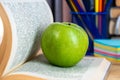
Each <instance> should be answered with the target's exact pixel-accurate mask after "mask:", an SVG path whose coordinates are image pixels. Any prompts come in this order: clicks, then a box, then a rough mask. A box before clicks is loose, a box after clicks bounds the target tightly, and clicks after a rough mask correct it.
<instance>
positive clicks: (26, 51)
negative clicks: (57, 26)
mask: <svg viewBox="0 0 120 80" xmlns="http://www.w3.org/2000/svg"><path fill="white" fill-rule="evenodd" d="M0 12H1V13H0V16H1V17H2V20H3V22H4V34H5V35H4V41H3V42H4V45H2V46H4V49H3V50H4V51H2V52H4V55H2V56H4V57H3V60H2V62H1V66H2V67H1V68H0V71H3V72H4V74H6V73H7V72H9V71H10V70H12V69H13V68H15V67H17V66H18V65H20V64H22V63H23V62H25V61H26V60H27V59H28V58H29V57H30V56H31V55H33V54H35V53H36V52H37V51H38V49H39V48H40V36H41V33H42V32H43V31H44V29H45V28H46V27H47V26H48V25H49V24H50V23H52V22H53V17H52V13H51V10H50V8H49V6H48V4H47V2H46V0H2V1H0ZM5 18H6V19H5ZM3 42H2V43H3ZM8 49H9V50H8ZM1 50H2V49H1ZM2 54H3V53H2ZM4 66H6V67H5V68H4Z"/></svg>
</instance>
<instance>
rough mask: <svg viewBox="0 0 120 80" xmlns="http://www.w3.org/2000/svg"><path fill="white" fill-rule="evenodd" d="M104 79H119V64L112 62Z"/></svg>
mask: <svg viewBox="0 0 120 80" xmlns="http://www.w3.org/2000/svg"><path fill="white" fill-rule="evenodd" d="M106 80H120V64H112V66H111V67H110V70H109V73H108V75H107V78H106Z"/></svg>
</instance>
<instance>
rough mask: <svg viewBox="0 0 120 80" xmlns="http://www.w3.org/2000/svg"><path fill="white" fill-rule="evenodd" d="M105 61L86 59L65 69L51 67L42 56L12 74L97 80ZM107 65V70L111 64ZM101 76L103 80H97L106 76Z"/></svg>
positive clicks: (58, 79) (55, 78)
mask: <svg viewBox="0 0 120 80" xmlns="http://www.w3.org/2000/svg"><path fill="white" fill-rule="evenodd" d="M103 60H104V59H101V58H86V57H85V58H84V59H83V60H82V61H80V62H79V63H78V64H77V65H75V66H73V67H68V68H63V67H57V66H53V65H51V64H50V63H48V61H47V60H46V58H45V57H44V56H42V55H41V56H39V57H38V58H36V59H34V60H32V61H30V62H27V63H25V64H24V65H22V66H21V67H20V68H18V69H17V70H16V71H14V72H13V73H12V74H25V75H31V76H36V77H41V78H45V79H47V80H95V78H96V77H97V76H99V75H97V74H96V71H97V70H98V68H99V66H100V64H102V63H103ZM105 64H106V63H105ZM105 64H102V65H105ZM106 65H107V66H105V68H106V70H107V69H108V66H109V65H110V63H107V64H106ZM101 70H102V69H101ZM106 70H104V71H105V72H106ZM105 72H104V73H105ZM98 73H99V72H98ZM101 75H102V76H101ZM101 75H100V76H101V78H102V79H100V78H99V77H97V78H99V79H97V80H103V78H104V75H105V74H101Z"/></svg>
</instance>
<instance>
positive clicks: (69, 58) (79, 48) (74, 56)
mask: <svg viewBox="0 0 120 80" xmlns="http://www.w3.org/2000/svg"><path fill="white" fill-rule="evenodd" d="M88 45H89V40H88V35H87V33H86V32H85V31H84V30H83V29H82V27H80V26H78V25H76V24H74V23H68V22H63V23H61V22H54V23H52V24H50V25H49V26H48V27H47V29H46V30H45V31H44V32H43V33H42V37H41V48H42V51H43V53H44V55H45V57H46V58H47V60H48V61H49V62H50V63H51V64H53V65H56V66H61V67H70V66H74V65H75V64H77V63H78V62H79V61H80V60H81V59H82V58H83V57H84V56H85V54H86V51H87V49H88Z"/></svg>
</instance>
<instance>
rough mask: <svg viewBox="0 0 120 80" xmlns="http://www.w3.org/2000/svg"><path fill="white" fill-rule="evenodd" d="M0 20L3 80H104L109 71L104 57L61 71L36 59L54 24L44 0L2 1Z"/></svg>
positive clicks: (87, 60)
mask: <svg viewBox="0 0 120 80" xmlns="http://www.w3.org/2000/svg"><path fill="white" fill-rule="evenodd" d="M0 18H1V23H2V24H3V26H0V27H3V29H4V32H3V39H2V43H1V45H0V80H45V79H47V80H103V78H104V76H105V74H106V73H107V70H108V69H109V66H110V63H109V62H108V61H107V60H105V59H103V58H91V57H88V58H87V57H85V58H84V59H83V60H82V61H80V62H79V63H78V64H77V65H75V66H73V67H69V68H61V67H57V66H53V65H51V64H49V62H48V61H47V60H46V58H45V57H44V56H43V55H39V56H37V57H34V56H35V55H36V53H37V52H38V50H39V48H40V43H39V42H40V36H41V33H42V31H43V30H44V29H45V28H46V27H47V26H48V25H49V24H50V23H52V22H53V17H52V13H51V11H50V8H49V6H48V4H47V3H46V1H45V0H2V1H0ZM32 57H34V58H32Z"/></svg>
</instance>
